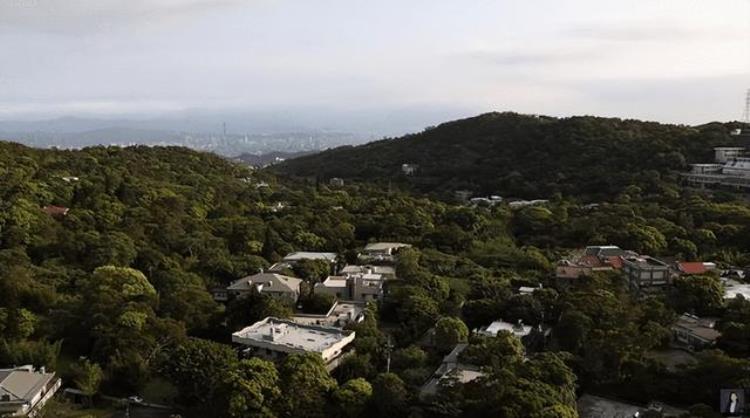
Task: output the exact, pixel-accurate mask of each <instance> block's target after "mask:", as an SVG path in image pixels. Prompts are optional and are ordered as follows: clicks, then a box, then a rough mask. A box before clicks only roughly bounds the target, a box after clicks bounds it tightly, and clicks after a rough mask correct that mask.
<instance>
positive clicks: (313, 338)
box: [232, 317, 351, 353]
mask: <svg viewBox="0 0 750 418" xmlns="http://www.w3.org/2000/svg"><path fill="white" fill-rule="evenodd" d="M350 334H351V331H343V330H340V329H336V328H330V327H322V326H313V325H303V324H298V323H295V322H293V321H288V320H284V319H278V318H273V317H268V318H266V319H263V320H262V321H258V322H256V323H255V324H253V325H251V326H249V327H247V328H245V329H243V330H241V331H237V332H235V333H233V334H232V341H234V342H239V343H244V342H242V341H236V340H235V338H238V339H246V340H252V341H258V342H262V343H264V344H271V345H277V346H286V347H289V348H296V349H300V350H304V351H312V352H317V353H322V352H323V351H325V350H327V349H328V348H330V347H332V346H333V345H334V344H336V343H338V342H340V341H341V340H343V339H344V338H346V337H348V336H349V335H350Z"/></svg>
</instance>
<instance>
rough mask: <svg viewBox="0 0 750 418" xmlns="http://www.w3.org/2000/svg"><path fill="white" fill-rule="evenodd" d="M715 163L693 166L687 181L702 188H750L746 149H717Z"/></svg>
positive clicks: (715, 149)
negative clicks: (745, 155)
mask: <svg viewBox="0 0 750 418" xmlns="http://www.w3.org/2000/svg"><path fill="white" fill-rule="evenodd" d="M714 152H715V163H708V164H706V163H702V164H691V165H690V172H688V173H683V174H682V176H683V177H684V178H685V180H686V181H687V182H688V183H689V184H692V185H695V186H700V187H706V186H708V187H715V186H729V187H734V188H738V189H739V188H750V158H748V157H744V156H743V155H744V154H745V148H741V147H716V148H714Z"/></svg>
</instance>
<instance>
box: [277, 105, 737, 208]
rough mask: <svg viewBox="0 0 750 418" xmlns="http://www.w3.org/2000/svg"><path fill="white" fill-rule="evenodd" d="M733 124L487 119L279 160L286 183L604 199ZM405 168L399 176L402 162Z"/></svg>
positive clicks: (727, 137)
mask: <svg viewBox="0 0 750 418" xmlns="http://www.w3.org/2000/svg"><path fill="white" fill-rule="evenodd" d="M740 126H741V124H739V123H726V124H724V123H711V124H707V125H702V126H695V127H691V126H684V125H668V124H660V123H656V122H644V121H638V120H622V119H615V118H599V117H590V116H583V117H570V118H553V117H547V116H531V115H520V114H516V113H488V114H483V115H480V116H477V117H473V118H468V119H462V120H457V121H454V122H448V123H444V124H441V125H439V126H437V127H434V128H429V129H426V130H425V131H423V132H421V133H418V134H414V135H407V136H404V137H401V138H396V139H386V140H381V141H376V142H372V143H369V144H365V145H360V146H344V147H339V148H336V149H332V150H328V151H325V152H321V153H319V154H315V155H311V156H305V157H301V158H297V159H293V160H288V161H285V162H284V163H282V164H279V165H277V166H275V167H274V170H275V171H277V172H279V173H282V174H285V175H289V176H298V177H318V178H319V179H321V180H327V179H329V178H332V177H341V178H344V179H355V180H366V181H375V182H383V183H385V182H389V183H392V184H401V185H403V186H404V187H407V188H410V189H412V190H415V191H418V192H423V193H429V194H433V195H442V196H444V197H451V196H453V195H454V192H455V191H458V190H466V191H468V192H470V193H471V194H474V195H485V196H486V195H501V196H515V197H523V198H532V199H533V198H547V197H550V196H552V195H553V194H555V193H558V192H559V193H563V194H569V195H577V196H588V197H591V198H597V197H610V196H613V195H616V194H617V193H619V192H620V191H621V190H622V189H623V188H624V187H627V186H628V185H631V184H639V185H653V184H655V183H659V182H672V183H674V182H676V181H677V180H678V176H677V175H676V173H677V172H679V171H681V170H685V169H687V163H689V162H699V161H712V159H713V150H712V148H713V147H714V146H720V145H736V144H739V141H740V140H741V139H740V137H738V136H733V135H731V133H732V131H733V130H735V129H736V128H738V127H740ZM404 164H407V165H408V169H407V170H404V169H403V168H404V167H403V165H404Z"/></svg>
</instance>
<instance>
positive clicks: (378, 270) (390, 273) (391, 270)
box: [339, 264, 396, 280]
mask: <svg viewBox="0 0 750 418" xmlns="http://www.w3.org/2000/svg"><path fill="white" fill-rule="evenodd" d="M339 274H341V275H344V276H348V275H352V274H379V275H381V276H383V279H385V280H392V279H395V278H396V268H395V267H393V266H382V265H372V264H367V265H347V266H344V268H342V269H341V270H340V271H339Z"/></svg>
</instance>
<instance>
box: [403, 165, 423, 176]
mask: <svg viewBox="0 0 750 418" xmlns="http://www.w3.org/2000/svg"><path fill="white" fill-rule="evenodd" d="M417 170H419V165H417V164H401V171H402V172H403V173H404V174H406V175H407V176H412V175H414V173H416V172H417Z"/></svg>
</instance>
